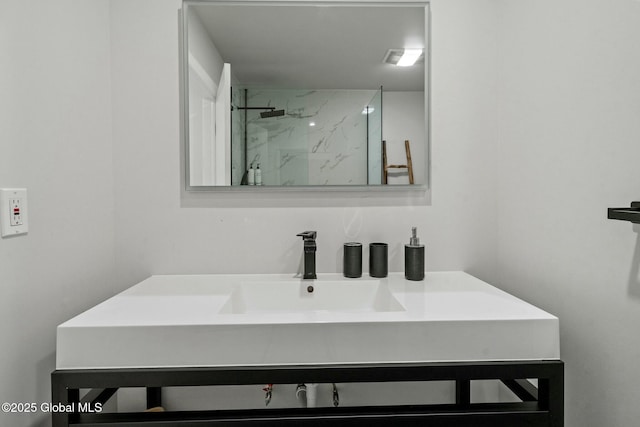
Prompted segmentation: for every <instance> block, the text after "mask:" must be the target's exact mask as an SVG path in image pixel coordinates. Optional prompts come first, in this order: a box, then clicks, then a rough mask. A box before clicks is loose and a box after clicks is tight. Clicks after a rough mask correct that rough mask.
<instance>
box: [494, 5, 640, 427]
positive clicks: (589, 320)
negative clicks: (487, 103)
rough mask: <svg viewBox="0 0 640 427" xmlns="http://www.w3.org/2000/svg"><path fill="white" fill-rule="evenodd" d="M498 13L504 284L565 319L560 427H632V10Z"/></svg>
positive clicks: (637, 42)
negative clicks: (611, 213)
mask: <svg viewBox="0 0 640 427" xmlns="http://www.w3.org/2000/svg"><path fill="white" fill-rule="evenodd" d="M501 11H502V16H501V20H500V29H501V34H500V38H499V39H500V58H501V62H502V63H501V66H500V82H501V83H500V101H501V103H500V107H501V108H500V142H501V144H500V151H499V156H500V157H499V158H500V163H499V165H500V179H499V183H500V185H499V187H498V190H499V194H500V197H499V202H500V204H499V209H498V212H499V213H500V215H499V222H498V224H499V233H498V260H499V266H500V278H499V284H500V286H501V287H503V288H504V289H505V290H507V291H509V292H512V293H514V294H516V295H519V296H520V297H522V298H524V299H526V300H528V301H530V302H532V303H534V304H536V305H538V306H540V307H542V308H544V309H546V310H548V311H550V312H551V313H554V314H555V315H557V316H558V317H559V318H560V329H561V354H562V358H563V359H564V361H565V362H566V410H567V414H566V415H567V416H566V425H567V426H569V427H600V426H611V427H625V426H632V425H638V419H640V406H639V405H638V402H637V401H638V397H639V394H638V384H640V370H639V369H638V367H637V365H638V362H639V361H640V338H639V334H638V330H637V329H638V327H637V326H638V324H640V277H639V276H638V266H639V264H640V240H639V239H638V234H637V233H634V232H633V231H632V227H631V225H630V223H628V222H620V221H611V220H607V219H606V213H607V207H614V206H628V205H629V203H630V202H631V201H632V200H639V199H640V187H638V183H640V167H639V165H638V160H639V159H640V120H639V117H640V78H639V76H640V56H639V55H638V46H640V25H639V23H640V2H638V1H634V0H615V1H614V0H612V1H599V0H561V1H558V0H538V1H528V0H527V1H522V0H505V1H502V2H501Z"/></svg>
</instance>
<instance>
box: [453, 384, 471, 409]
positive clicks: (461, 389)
mask: <svg viewBox="0 0 640 427" xmlns="http://www.w3.org/2000/svg"><path fill="white" fill-rule="evenodd" d="M470 404H471V380H456V405H459V406H469V405H470Z"/></svg>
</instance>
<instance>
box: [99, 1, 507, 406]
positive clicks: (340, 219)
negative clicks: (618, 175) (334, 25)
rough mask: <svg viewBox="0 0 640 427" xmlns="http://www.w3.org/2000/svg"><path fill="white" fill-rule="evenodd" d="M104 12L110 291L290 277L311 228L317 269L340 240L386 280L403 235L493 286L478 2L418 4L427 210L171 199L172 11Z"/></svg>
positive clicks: (336, 259) (365, 201) (438, 260)
mask: <svg viewBox="0 0 640 427" xmlns="http://www.w3.org/2000/svg"><path fill="white" fill-rule="evenodd" d="M111 4H112V7H111V19H112V27H111V31H112V33H111V37H112V43H113V50H112V63H113V75H112V78H113V106H114V108H113V122H114V153H115V157H114V170H115V175H114V176H115V194H116V224H117V228H116V253H117V255H116V256H117V265H118V274H119V282H120V284H121V285H122V287H123V288H124V287H128V286H131V285H133V284H135V283H137V282H139V281H140V280H142V279H144V278H146V277H147V276H149V275H151V274H169V273H252V272H265V273H294V272H296V271H297V270H298V267H299V263H300V260H301V256H302V242H301V240H300V238H298V237H296V236H295V235H296V233H298V232H300V231H303V230H308V229H313V230H317V231H318V253H317V267H318V271H319V272H335V271H338V272H339V271H342V265H341V264H342V262H341V256H342V254H341V250H342V249H341V248H342V244H343V243H344V242H346V241H353V240H357V241H361V242H363V243H365V244H366V243H367V242H372V241H385V242H388V243H389V244H390V270H391V271H401V270H402V268H403V253H402V249H403V245H404V244H405V243H407V242H408V239H409V235H410V229H411V226H413V225H415V226H418V229H419V235H420V237H421V238H422V241H423V242H424V243H426V258H427V260H426V265H427V268H428V269H429V270H466V271H469V272H471V273H473V274H475V275H477V276H479V277H481V278H485V279H488V280H492V279H493V278H494V276H495V271H494V267H495V239H496V232H495V227H496V220H495V207H496V194H495V191H494V190H495V185H496V184H495V174H494V171H495V169H496V162H497V159H496V158H495V155H494V153H495V149H496V146H497V142H496V136H497V128H496V112H497V110H496V108H497V101H496V96H497V95H496V85H497V76H496V75H497V65H496V64H497V62H496V55H497V40H496V30H495V27H496V13H495V7H494V5H493V2H492V1H491V0H486V1H482V0H481V1H479V0H455V1H454V0H442V1H439V0H436V1H434V2H433V4H432V11H433V16H434V19H433V53H432V61H433V75H432V80H433V99H432V103H433V116H432V124H433V130H432V140H433V145H432V156H433V170H432V182H433V192H432V195H431V196H432V199H431V203H430V204H429V205H425V204H424V203H423V204H420V203H413V202H412V201H410V200H406V197H405V196H402V197H396V198H393V197H387V198H384V199H380V198H378V199H371V198H370V197H368V195H367V194H363V193H357V194H348V195H347V196H346V197H331V198H328V197H323V195H321V194H316V193H309V192H307V193H304V194H297V195H291V194H285V195H277V196H274V195H269V196H263V197H259V196H246V195H242V196H239V197H226V196H230V195H228V194H209V195H204V196H202V195H185V194H183V192H182V190H181V185H182V184H181V182H182V181H183V180H182V173H183V171H182V170H181V167H180V143H179V140H180V122H179V118H180V116H179V108H178V104H179V87H178V55H177V52H178V28H177V25H176V22H177V9H178V5H179V2H178V1H176V0H163V1H159V0H137V1H132V0H113V1H112V2H111ZM436 17H437V18H436ZM365 271H366V266H365ZM343 398H348V397H344V396H343Z"/></svg>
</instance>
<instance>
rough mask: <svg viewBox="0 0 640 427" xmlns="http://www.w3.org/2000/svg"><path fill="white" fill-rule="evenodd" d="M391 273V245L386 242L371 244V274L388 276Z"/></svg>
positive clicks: (372, 275)
mask: <svg viewBox="0 0 640 427" xmlns="http://www.w3.org/2000/svg"><path fill="white" fill-rule="evenodd" d="M388 273H389V245H387V244H386V243H370V244H369V275H370V276H371V277H387V274H388Z"/></svg>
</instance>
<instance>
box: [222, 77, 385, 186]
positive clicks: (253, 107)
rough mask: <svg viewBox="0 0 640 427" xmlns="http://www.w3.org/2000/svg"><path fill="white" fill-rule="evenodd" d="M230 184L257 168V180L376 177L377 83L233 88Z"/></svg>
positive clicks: (373, 180)
mask: <svg viewBox="0 0 640 427" xmlns="http://www.w3.org/2000/svg"><path fill="white" fill-rule="evenodd" d="M231 122H232V128H231V129H232V130H231V141H232V144H231V145H232V153H231V162H232V184H233V185H242V184H246V182H247V180H246V175H247V171H248V170H249V169H250V168H251V167H253V168H254V169H256V168H257V167H258V166H259V168H260V170H261V173H262V183H263V185H270V186H292V185H296V186H297V185H366V184H381V182H382V180H381V177H382V165H381V163H382V161H381V150H382V148H381V147H382V88H380V89H378V90H294V89H255V88H246V87H234V88H233V89H232V113H231Z"/></svg>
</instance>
